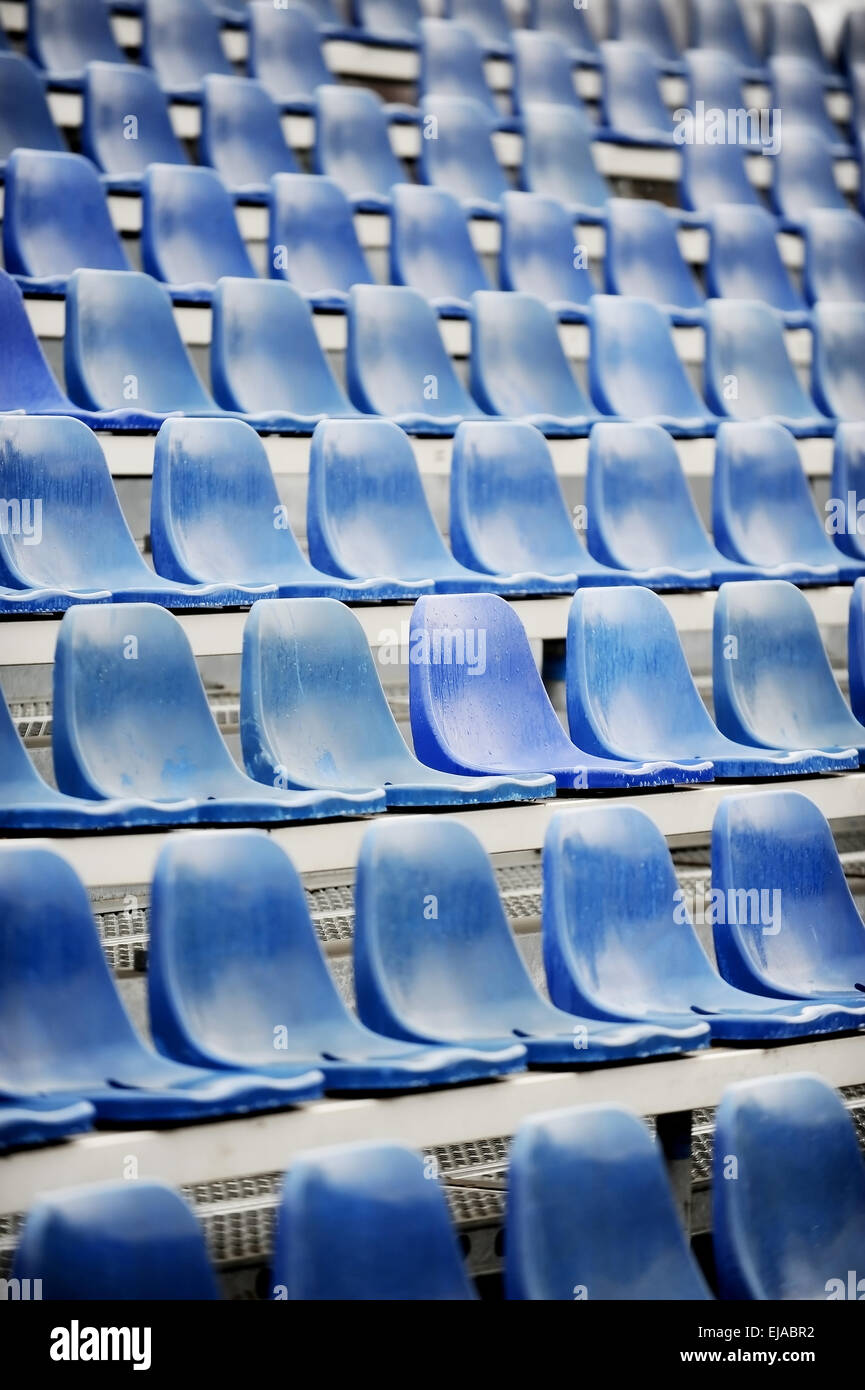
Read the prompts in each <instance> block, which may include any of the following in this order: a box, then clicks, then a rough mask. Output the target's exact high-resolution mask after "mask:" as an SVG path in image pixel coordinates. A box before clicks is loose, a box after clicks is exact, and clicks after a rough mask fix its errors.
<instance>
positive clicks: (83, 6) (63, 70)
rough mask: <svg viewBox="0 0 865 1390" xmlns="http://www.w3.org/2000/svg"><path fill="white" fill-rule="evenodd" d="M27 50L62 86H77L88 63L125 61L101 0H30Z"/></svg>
mask: <svg viewBox="0 0 865 1390" xmlns="http://www.w3.org/2000/svg"><path fill="white" fill-rule="evenodd" d="M190 3H191V0H190ZM27 53H28V56H29V57H30V58H31V59H32V61H33V62H34V63H35V64H36V65H37V67H39V68H42V69H43V71H44V73H45V76H46V78H47V79H48V80H49V81H50V82H52V83H56V84H58V85H62V86H64V87H80V86H81V83H82V81H83V78H84V71H85V69H86V67H87V64H88V63H94V62H100V63H122V64H125V63H126V62H127V61H128V60H127V58H126V57H125V55H124V54H123V52H122V51H121V50H120V48H119V47H118V45H117V41H116V39H115V38H114V34H113V32H112V29H111V20H110V15H109V11H108V8H107V6H106V5H105V4H104V3H103V0H75V4H70V3H69V0H32V3H31V4H28V6H27ZM145 61H149V60H148V59H145Z"/></svg>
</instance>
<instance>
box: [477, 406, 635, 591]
mask: <svg viewBox="0 0 865 1390" xmlns="http://www.w3.org/2000/svg"><path fill="white" fill-rule="evenodd" d="M449 534H450V543H451V548H452V550H453V552H454V555H455V556H456V557H457V559H458V560H460V561H461V562H462V563H463V564H465V565H468V566H469V567H470V568H471V569H474V570H480V571H481V572H482V573H484V574H494V575H499V574H503V575H504V574H507V573H508V571H509V568H510V566H512V565H513V566H515V567H516V568H517V570H518V571H519V579H520V581H521V582H522V583H523V585H524V587H525V591H526V592H527V593H539V594H540V593H571V592H572V591H573V590H574V589H576V588H577V587H580V586H582V585H584V584H628V583H633V582H634V581H633V579H632V578H631V576H630V575H624V574H622V573H621V571H619V570H613V569H608V568H607V566H606V565H602V564H599V562H598V561H597V560H595V559H594V558H593V557H592V556H591V555H589V553H588V551H587V550H586V548H585V546H584V545H583V543H582V541H581V540H580V538H579V536H578V535H577V532H576V530H575V529H574V521H573V518H572V517H571V515H570V513H569V511H568V508H567V504H566V502H565V499H564V497H563V495H562V489H561V487H560V485H559V480H558V478H557V477H556V470H555V466H554V464H553V460H552V456H551V454H550V450H549V445H548V444H547V443H546V440H545V439H544V437H543V435H542V434H541V432H540V431H539V430H537V429H535V428H534V426H533V425H527V424H521V423H520V422H519V421H511V420H489V421H487V420H484V421H481V422H474V423H471V424H469V423H466V424H464V425H460V427H459V429H458V430H457V432H456V435H455V437H454V444H453V451H452V453H451V485H450V527H449Z"/></svg>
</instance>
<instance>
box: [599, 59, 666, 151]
mask: <svg viewBox="0 0 865 1390" xmlns="http://www.w3.org/2000/svg"><path fill="white" fill-rule="evenodd" d="M601 121H602V124H603V125H604V126H606V127H607V129H608V130H612V131H616V132H621V133H623V134H626V135H639V136H642V137H643V138H646V139H649V138H651V136H652V134H653V133H655V132H658V131H660V132H661V133H663V134H664V135H670V134H671V133H672V129H673V125H672V120H671V118H670V113H669V111H668V109H667V107H666V105H665V103H664V101H663V100H662V98H661V89H660V87H659V86H658V71H657V69H656V67H655V63H654V61H653V57H652V51H651V49H649V48H647V47H646V46H645V45H644V44H638V43H624V42H619V41H613V42H609V43H602V44H601Z"/></svg>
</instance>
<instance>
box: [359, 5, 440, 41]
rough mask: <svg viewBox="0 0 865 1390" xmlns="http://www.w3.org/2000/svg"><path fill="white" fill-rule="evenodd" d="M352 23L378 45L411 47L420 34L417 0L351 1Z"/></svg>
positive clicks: (419, 6) (419, 15)
mask: <svg viewBox="0 0 865 1390" xmlns="http://www.w3.org/2000/svg"><path fill="white" fill-rule="evenodd" d="M351 5H352V11H353V14H354V21H355V24H356V25H357V27H358V28H359V29H363V30H364V31H365V32H366V33H367V34H370V35H372V36H374V37H375V38H377V39H378V40H379V41H381V42H385V41H386V40H395V41H396V42H397V43H400V44H404V45H407V46H408V47H413V46H414V44H415V43H416V42H417V39H418V35H419V33H420V25H421V15H422V13H423V11H422V10H421V4H420V0H351Z"/></svg>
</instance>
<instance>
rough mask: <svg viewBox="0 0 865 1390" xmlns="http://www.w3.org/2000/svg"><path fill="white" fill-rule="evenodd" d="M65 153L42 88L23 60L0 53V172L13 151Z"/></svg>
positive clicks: (32, 69)
mask: <svg viewBox="0 0 865 1390" xmlns="http://www.w3.org/2000/svg"><path fill="white" fill-rule="evenodd" d="M21 149H27V150H57V151H61V152H62V151H64V150H65V149H66V146H65V144H64V143H63V140H62V139H61V137H60V132H59V130H58V129H57V127H56V125H55V124H54V119H53V117H52V115H51V112H50V110H49V108H48V101H47V98H46V96H45V88H44V87H43V85H42V82H41V80H40V78H39V75H38V73H37V72H36V70H35V68H34V67H33V66H32V64H31V63H28V61H27V59H26V58H22V57H20V55H19V54H17V53H4V52H0V169H2V167H3V165H4V164H5V162H6V160H7V159H8V158H9V156H10V154H12V151H13V150H21Z"/></svg>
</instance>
